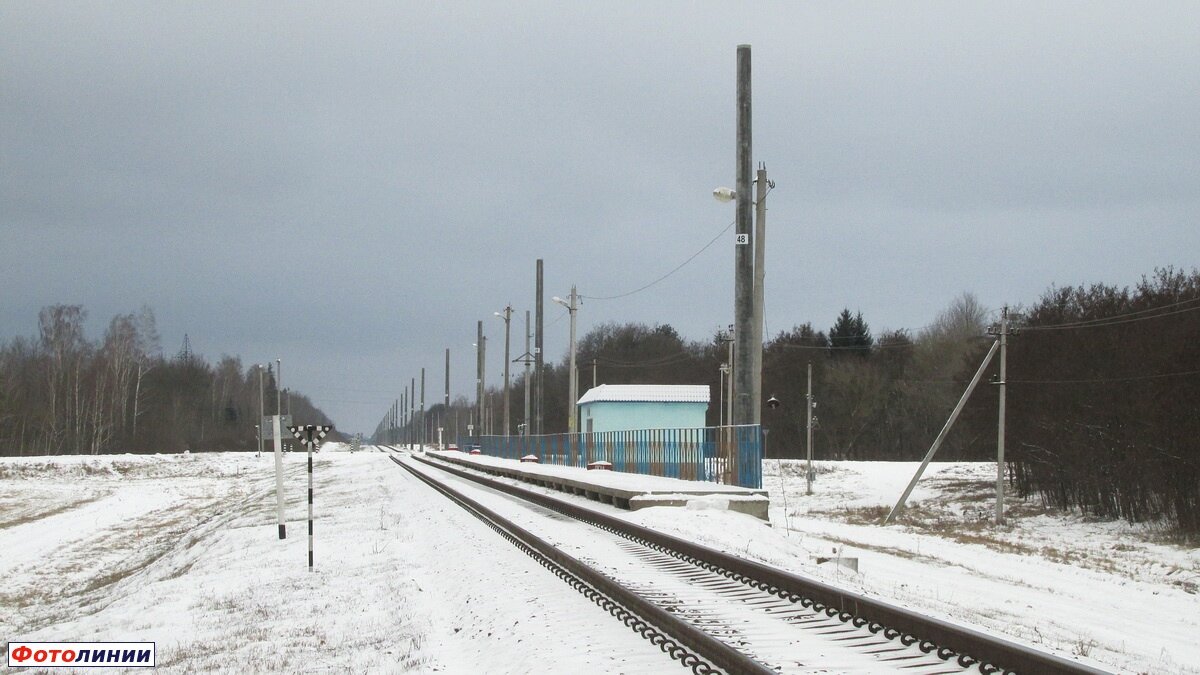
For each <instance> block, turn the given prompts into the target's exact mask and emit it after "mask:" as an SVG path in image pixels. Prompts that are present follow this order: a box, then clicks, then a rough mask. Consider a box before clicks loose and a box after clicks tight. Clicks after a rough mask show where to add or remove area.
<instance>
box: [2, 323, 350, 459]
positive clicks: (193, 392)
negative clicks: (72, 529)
mask: <svg viewBox="0 0 1200 675" xmlns="http://www.w3.org/2000/svg"><path fill="white" fill-rule="evenodd" d="M86 318H87V313H86V311H85V310H84V308H83V307H81V306H79V305H54V306H51V307H45V308H43V309H42V310H41V312H40V313H39V314H38V336H37V337H36V338H23V337H18V338H15V339H13V340H11V341H10V342H8V343H7V344H0V455H60V454H100V453H124V452H132V453H154V452H182V451H185V450H188V451H210V450H254V449H257V447H258V440H257V436H256V433H257V432H256V426H255V425H256V424H257V423H258V413H259V372H258V369H257V368H256V367H254V366H250V367H246V366H243V365H242V362H241V360H240V359H239V358H237V357H232V356H223V357H221V360H220V361H219V362H218V363H217V364H216V365H215V366H214V365H210V364H209V363H208V362H207V361H205V360H204V359H203V358H202V357H199V356H197V355H195V354H192V353H191V352H190V351H189V350H187V349H184V350H181V351H180V353H178V354H177V355H175V356H173V357H166V356H163V355H162V353H161V350H160V347H159V336H158V331H157V329H156V327H155V321H154V312H153V311H152V310H151V309H150V308H148V307H143V308H142V309H141V311H139V312H137V313H136V314H122V315H119V316H115V317H113V318H112V321H110V322H109V325H108V330H107V331H106V332H105V334H104V339H103V340H101V341H100V342H89V341H88V340H87V339H86V338H85V337H84V333H83V324H84V321H85V319H86ZM262 378H263V380H262V381H263V389H264V391H265V394H266V395H265V399H266V401H267V405H266V412H267V414H271V413H274V412H275V400H276V388H275V387H276V385H275V376H274V372H273V369H272V368H271V366H268V367H267V368H266V369H264V371H263V373H262ZM281 398H283V399H285V400H286V401H287V402H286V403H285V406H284V407H285V412H286V411H287V410H288V409H290V410H291V413H292V416H293V419H295V420H296V421H298V422H304V423H313V424H328V423H329V418H328V417H326V416H325V414H324V413H322V412H321V411H320V410H318V409H317V408H315V407H314V406H313V405H312V402H311V401H309V399H308V398H307V397H305V396H302V395H299V394H296V393H291V392H286V393H284V394H283V396H282V397H281Z"/></svg>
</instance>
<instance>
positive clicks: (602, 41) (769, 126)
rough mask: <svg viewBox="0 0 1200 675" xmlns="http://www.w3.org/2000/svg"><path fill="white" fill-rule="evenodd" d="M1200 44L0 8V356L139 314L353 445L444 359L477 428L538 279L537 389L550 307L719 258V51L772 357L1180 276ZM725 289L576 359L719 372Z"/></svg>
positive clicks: (593, 13) (563, 340)
mask: <svg viewBox="0 0 1200 675" xmlns="http://www.w3.org/2000/svg"><path fill="white" fill-rule="evenodd" d="M1198 36H1200V10H1198V9H1197V5H1196V3H1195V2H1180V3H1142V2H1138V3H1122V4H1116V3H1100V2H1083V3H1065V2H1053V3H1047V2H1034V3H1008V2H1006V3H959V2H947V3H882V2H881V3H873V4H851V3H842V2H830V3H821V4H814V3H799V2H783V3H758V2H756V3H747V4H746V5H738V4H736V3H732V2H718V3H669V2H637V3H633V2H630V3H610V2H603V3H591V2H589V3H575V2H561V1H558V0H555V1H551V2H519V3H516V2H514V3H496V2H478V3H476V2H450V3H433V2H380V3H354V2H338V3H303V4H301V3H286V4H285V3H282V2H258V3H251V2H240V1H239V2H204V3H201V2H193V3H184V2H172V3H163V2H157V1H155V2H146V3H138V2H114V3H97V2H87V3H85V2H42V1H38V2H16V1H13V0H5V2H3V3H0V253H2V256H3V258H2V259H3V264H2V265H0V288H2V289H3V290H2V292H0V338H2V339H8V338H11V337H12V336H15V335H34V334H35V333H36V331H37V312H38V310H39V308H41V307H42V306H45V305H50V304H55V303H71V304H82V305H84V306H85V307H86V308H87V310H88V311H89V314H90V320H89V323H88V330H89V335H90V337H91V338H94V339H96V338H99V337H101V336H102V334H103V330H104V328H105V327H106V325H107V322H108V320H109V319H110V318H111V317H112V316H113V315H114V314H117V313H124V312H133V311H136V310H137V309H138V308H139V307H140V306H142V305H143V304H147V305H150V306H151V307H152V308H153V309H154V310H155V312H156V313H157V316H158V326H159V330H160V332H161V334H162V343H163V349H164V351H166V352H167V353H174V352H176V351H178V349H179V347H180V345H181V343H182V340H183V336H184V334H185V333H186V334H188V335H189V336H190V340H191V345H192V348H193V350H194V351H195V352H197V353H200V354H202V355H204V356H206V357H207V358H209V359H210V360H215V359H217V358H219V357H220V356H221V355H222V354H235V355H240V356H241V357H242V359H243V361H244V362H245V363H246V364H250V363H254V362H256V361H265V360H273V359H275V358H282V359H283V363H284V368H283V376H284V385H285V386H292V387H295V388H298V389H299V390H302V391H303V392H305V393H307V394H309V395H310V396H312V398H313V399H314V401H315V402H316V404H317V405H318V406H320V407H321V408H323V409H324V410H325V411H326V412H327V413H329V414H330V415H331V416H332V417H333V419H334V421H335V423H336V424H338V425H339V428H341V429H343V430H345V431H349V432H354V431H364V432H367V433H370V432H371V431H372V430H373V429H374V427H375V424H376V423H377V422H378V421H379V420H380V419H381V418H382V417H383V415H384V413H385V412H386V410H387V408H388V406H389V404H390V401H391V400H392V399H393V398H396V397H398V396H399V395H400V392H401V391H402V390H403V388H404V386H405V385H406V384H407V383H408V381H409V378H411V377H414V376H415V377H419V376H420V369H421V368H422V367H425V368H426V369H427V373H426V377H427V380H428V381H427V387H428V390H427V394H426V399H427V403H429V404H432V403H434V402H436V401H438V400H440V397H441V393H442V386H441V381H442V368H443V364H444V350H445V349H446V348H447V347H449V348H450V350H451V378H452V392H453V394H454V395H459V394H463V395H468V396H471V397H473V392H474V390H473V387H474V385H473V382H474V371H475V357H474V348H473V347H472V344H473V343H474V342H475V330H476V321H478V320H480V319H484V320H485V323H484V326H485V330H486V332H487V335H488V339H489V345H488V346H489V349H488V380H489V382H491V383H498V382H500V381H501V378H500V373H501V372H502V369H503V363H502V358H501V354H502V345H503V339H504V333H503V329H504V324H503V322H502V321H501V320H499V319H497V318H495V317H493V316H492V312H495V311H498V310H500V309H502V308H503V307H504V306H505V305H506V304H508V303H511V304H512V306H513V308H514V309H515V310H516V312H517V314H516V315H515V316H514V320H513V324H514V325H513V328H514V330H513V340H514V343H520V342H522V341H523V339H522V335H523V329H524V311H525V310H527V309H532V308H533V302H534V271H535V261H536V259H537V258H539V257H540V258H543V259H544V260H545V281H546V295H547V300H546V302H547V315H546V325H547V330H546V349H547V356H548V358H551V359H554V360H557V359H561V358H562V357H563V355H564V354H565V353H566V351H567V346H568V333H567V329H568V322H567V320H566V319H565V318H563V315H564V314H565V310H564V309H562V308H561V307H559V306H557V305H553V304H551V303H550V302H549V296H551V295H566V294H567V293H568V292H569V289H570V286H571V284H572V283H577V284H578V285H579V292H580V293H581V294H583V295H585V296H608V295H616V294H621V293H624V292H627V291H630V290H633V289H635V288H637V287H639V286H642V285H643V284H645V283H648V282H650V281H653V280H654V279H655V278H657V277H659V276H661V275H663V274H664V273H666V272H668V271H670V270H671V269H672V268H674V267H675V266H676V265H678V264H679V263H681V262H683V261H684V260H685V259H687V258H688V257H689V256H691V255H693V254H694V253H696V252H697V251H698V250H700V249H701V248H702V247H703V246H704V245H705V244H706V243H708V242H709V241H710V240H711V239H713V237H715V236H717V234H718V233H720V232H721V231H722V230H724V229H725V227H726V226H727V225H729V223H730V222H732V220H733V215H734V210H733V206H732V205H731V204H721V203H718V202H716V201H714V200H713V199H712V196H711V191H712V189H713V188H714V187H717V186H719V185H728V186H731V187H732V186H733V183H734V140H735V131H734V122H735V118H734V112H735V110H734V102H735V60H736V48H737V45H738V44H741V43H746V44H750V45H751V46H752V48H753V92H754V97H753V119H754V158H755V161H756V162H765V163H766V165H767V169H768V171H769V173H770V177H771V179H772V180H774V181H775V183H776V185H777V187H776V189H775V190H774V191H773V192H772V193H771V195H770V198H769V199H768V203H769V205H770V215H769V218H768V228H769V233H768V237H767V243H768V247H767V264H766V270H767V271H766V275H767V283H766V296H767V299H766V322H767V327H768V332H769V334H774V333H777V332H778V331H780V330H783V329H786V328H789V327H791V326H792V325H794V324H797V323H802V322H805V321H812V322H813V323H814V325H815V326H816V327H817V328H822V329H827V328H828V327H829V326H830V325H832V323H833V321H834V319H835V317H836V315H837V313H838V312H839V311H840V310H841V309H842V308H843V307H849V308H850V309H851V310H861V311H862V313H863V316H864V318H865V319H866V320H867V322H868V323H869V324H870V326H871V328H872V329H873V331H874V332H876V333H878V332H880V331H881V330H883V329H889V328H914V329H916V328H919V327H920V326H922V325H924V324H926V323H928V322H929V321H931V320H932V319H933V318H934V317H935V315H936V314H937V313H938V311H939V310H941V309H943V308H944V307H946V306H947V305H948V304H949V303H950V302H951V301H952V300H953V298H954V297H955V296H956V295H958V294H960V293H961V292H963V291H971V292H973V293H975V294H976V295H977V296H978V297H979V299H980V300H981V301H982V302H983V304H985V305H986V306H988V307H989V308H998V307H1000V306H1002V305H1003V304H1005V303H1011V304H1019V303H1026V304H1028V303H1031V302H1033V301H1036V299H1037V298H1038V297H1039V296H1040V295H1041V293H1043V292H1044V291H1045V290H1046V289H1047V288H1048V287H1049V286H1050V285H1051V284H1059V285H1075V284H1080V283H1092V282H1105V283H1113V284H1120V285H1125V284H1132V283H1136V282H1137V281H1138V279H1139V278H1140V277H1141V275H1142V274H1145V273H1150V272H1152V271H1153V269H1154V268H1155V267H1159V266H1166V265H1174V266H1176V267H1182V268H1185V269H1189V270H1190V269H1192V268H1193V267H1195V266H1196V264H1197V253H1198V252H1200V227H1198V226H1197V222H1196V220H1197V214H1198V213H1200V37H1198ZM732 287H733V233H732V231H730V232H727V233H726V234H725V235H724V236H723V237H721V238H720V239H719V240H718V241H717V242H716V243H715V244H714V245H713V246H712V247H710V248H709V249H707V250H706V251H704V252H703V253H701V254H700V255H699V256H697V257H696V258H695V260H694V261H692V262H691V263H690V264H689V265H687V266H685V267H684V268H682V269H681V270H680V271H679V272H677V273H675V274H674V275H673V276H671V277H670V278H668V279H666V280H665V281H663V282H662V283H659V284H657V285H655V286H653V287H651V288H649V289H647V290H645V291H643V292H640V293H637V294H634V295H631V296H628V297H625V298H621V299H618V300H608V301H601V300H585V301H584V303H583V306H582V308H581V309H580V311H579V317H578V318H579V331H580V334H583V333H585V332H586V331H587V330H588V329H589V328H590V327H592V326H594V325H596V324H597V323H599V322H605V321H617V322H627V321H638V322H645V323H649V324H654V323H669V324H671V325H672V326H675V327H676V328H677V329H678V330H679V331H680V332H681V333H682V334H683V335H684V336H685V337H688V338H691V339H704V338H707V337H708V336H710V335H711V334H712V333H713V331H715V330H716V329H717V328H718V327H719V326H722V325H725V324H728V323H730V322H731V320H732V314H733V292H732ZM522 346H523V345H522ZM520 351H521V350H520V349H516V348H514V353H513V356H516V355H517V354H519V353H520ZM301 421H303V420H301Z"/></svg>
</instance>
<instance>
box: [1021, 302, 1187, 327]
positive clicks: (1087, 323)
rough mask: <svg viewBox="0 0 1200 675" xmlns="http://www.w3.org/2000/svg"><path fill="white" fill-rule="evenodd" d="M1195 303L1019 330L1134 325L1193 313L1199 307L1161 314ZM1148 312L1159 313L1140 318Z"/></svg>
mask: <svg viewBox="0 0 1200 675" xmlns="http://www.w3.org/2000/svg"><path fill="white" fill-rule="evenodd" d="M1195 302H1200V298H1193V299H1191V300H1181V301H1179V302H1173V303H1171V304H1169V305H1161V306H1159V307H1151V308H1149V309H1142V310H1138V311H1136V312H1128V313H1126V314H1114V315H1112V316H1105V317H1100V318H1096V319H1086V320H1083V321H1070V322H1066V323H1058V324H1049V325H1043V326H1023V327H1021V329H1020V330H1022V331H1027V330H1067V329H1069V328H1101V327H1104V326H1114V325H1118V324H1124V323H1134V322H1136V321H1149V320H1150V319H1158V318H1161V317H1164V316H1173V315H1175V314H1183V313H1184V312H1194V311H1196V310H1200V306H1196V307H1187V308H1184V309H1177V310H1175V311H1173V312H1163V311H1162V310H1164V309H1168V308H1171V307H1178V306H1180V305H1187V304H1191V303H1195ZM1150 312H1159V313H1158V314H1153V315H1151V316H1140V315H1142V314H1149V313H1150Z"/></svg>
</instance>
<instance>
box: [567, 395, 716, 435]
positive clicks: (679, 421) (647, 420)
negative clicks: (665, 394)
mask: <svg viewBox="0 0 1200 675" xmlns="http://www.w3.org/2000/svg"><path fill="white" fill-rule="evenodd" d="M707 410H708V404H707V403H688V402H669V403H668V402H649V401H592V402H591V403H584V404H583V405H581V406H579V419H580V423H579V430H580V431H588V420H589V419H590V420H591V422H592V428H591V431H628V430H630V429H694V428H697V427H703V426H704V414H705V412H706V411H707Z"/></svg>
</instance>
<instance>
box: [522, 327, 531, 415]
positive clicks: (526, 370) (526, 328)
mask: <svg viewBox="0 0 1200 675" xmlns="http://www.w3.org/2000/svg"><path fill="white" fill-rule="evenodd" d="M529 338H530V334H529V310H525V356H523V357H521V358H522V359H524V361H525V426H524V427H523V428H524V430H525V433H524V434H523V435H525V436H528V435H529V356H530V354H529Z"/></svg>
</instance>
